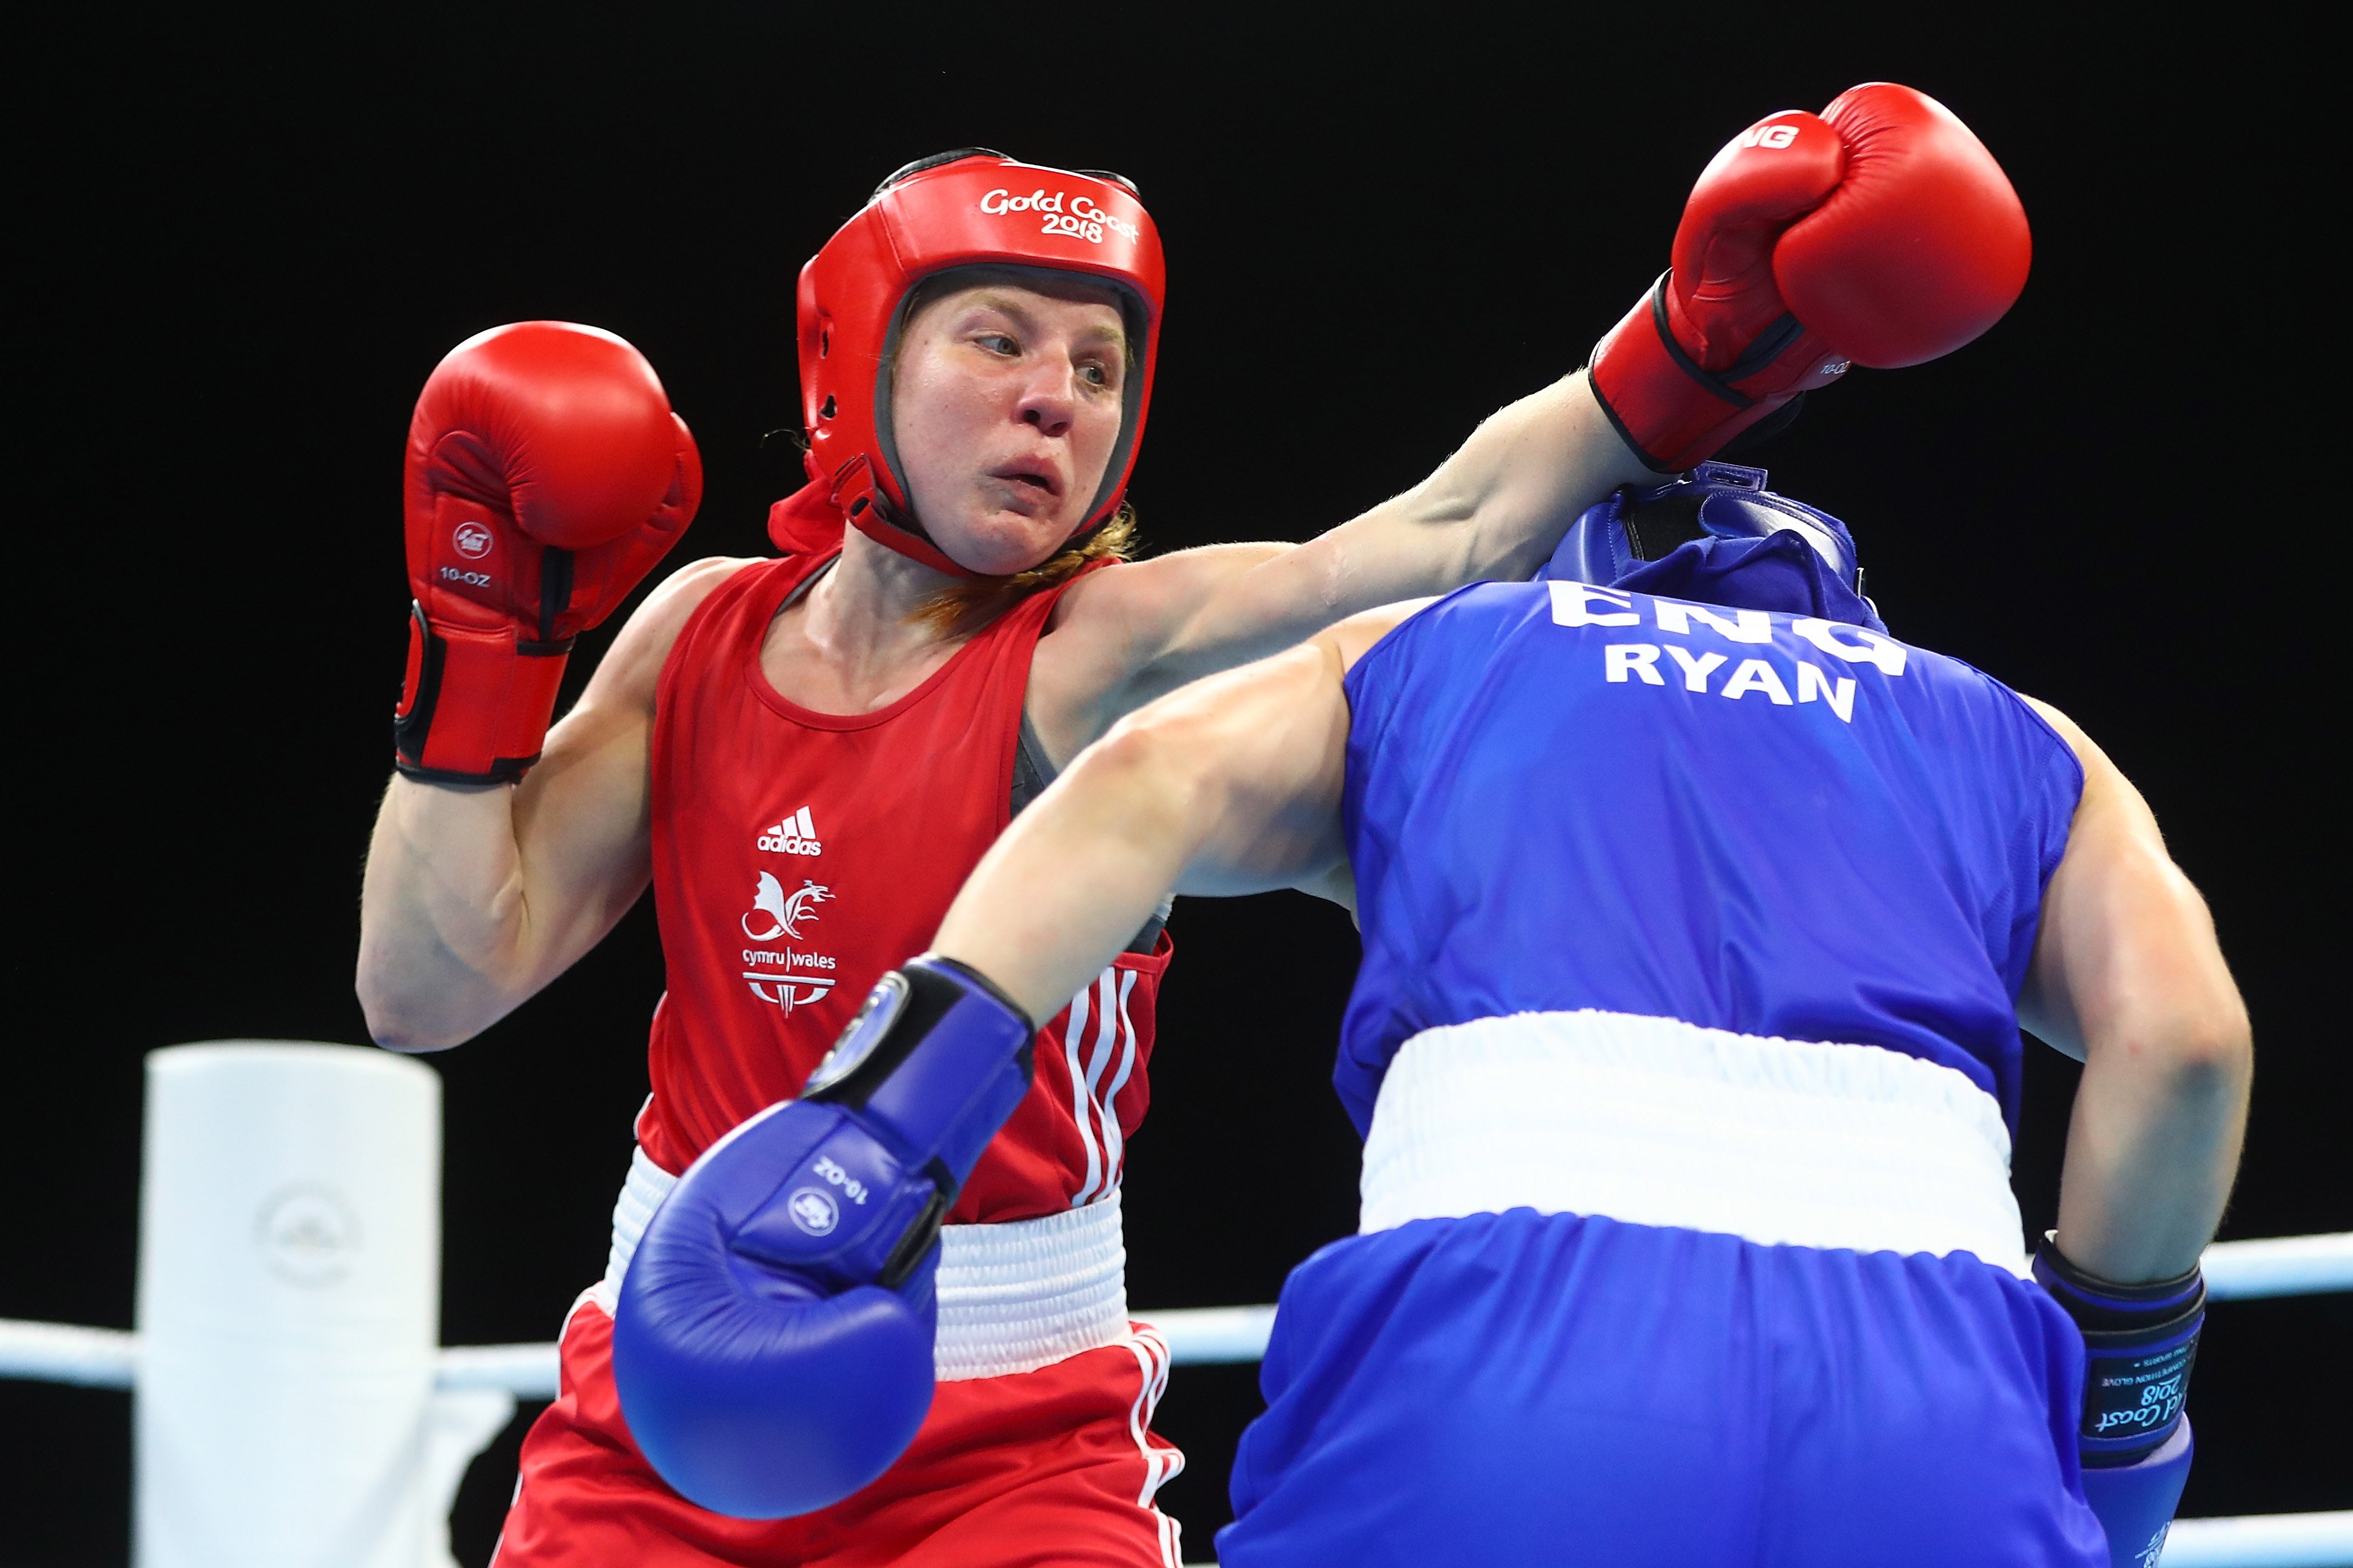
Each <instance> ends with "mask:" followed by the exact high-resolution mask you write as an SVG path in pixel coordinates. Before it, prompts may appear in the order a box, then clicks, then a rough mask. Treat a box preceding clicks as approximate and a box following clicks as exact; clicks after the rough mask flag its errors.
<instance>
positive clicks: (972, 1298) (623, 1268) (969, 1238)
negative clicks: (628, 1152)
mask: <svg viewBox="0 0 2353 1568" xmlns="http://www.w3.org/2000/svg"><path fill="white" fill-rule="evenodd" d="M677 1184H678V1178H677V1177H676V1176H673V1175H671V1174H670V1173H669V1172H668V1171H665V1170H663V1169H662V1168H661V1167H660V1166H659V1165H657V1164H655V1163H653V1162H652V1161H651V1160H649V1159H647V1158H646V1152H645V1151H644V1150H643V1149H639V1150H638V1151H637V1152H636V1154H635V1156H634V1157H633V1158H632V1159H631V1160H630V1162H629V1175H628V1181H626V1182H624V1183H623V1184H622V1185H621V1195H620V1198H619V1199H618V1200H617V1202H616V1203H615V1204H614V1205H613V1250H612V1252H611V1254H610V1255H609V1256H608V1257H607V1259H606V1263H605V1278H604V1279H602V1280H601V1281H599V1282H598V1284H597V1285H596V1289H594V1290H593V1291H591V1292H590V1294H591V1295H593V1296H594V1297H595V1298H596V1301H597V1304H598V1305H600V1306H602V1307H603V1308H604V1309H605V1310H606V1311H607V1313H610V1312H611V1311H612V1310H613V1305H614V1303H615V1302H616V1301H617V1300H620V1294H621V1276H622V1275H623V1274H624V1273H626V1272H627V1271H628V1267H629V1259H630V1258H632V1257H633V1256H635V1255H636V1253H637V1250H638V1237H642V1236H644V1235H645V1233H646V1221H648V1220H649V1219H650V1218H652V1217H653V1212H654V1210H655V1209H657V1208H659V1206H660V1205H661V1201H662V1199H663V1198H665V1197H667V1196H669V1195H670V1189H671V1188H672V1187H674V1186H676V1185H677ZM937 1289H938V1292H939V1306H940V1316H939V1323H940V1326H939V1334H938V1337H937V1338H936V1339H935V1340H934V1343H933V1349H932V1363H933V1365H934V1368H935V1369H936V1371H937V1373H938V1374H939V1379H940V1381H941V1382H943V1383H955V1382H958V1381H960V1380H962V1379H965V1378H973V1377H1003V1376H1006V1375H1008V1374H1010V1373H1018V1372H1035V1371H1037V1370H1038V1369H1039V1367H1041V1366H1050V1365H1052V1364H1053V1363H1056V1362H1058V1361H1060V1360H1063V1359H1064V1358H1065V1357H1068V1356H1073V1355H1076V1354H1078V1353H1079V1352H1081V1351H1091V1350H1093V1349H1095V1348H1097V1347H1098V1346H1101V1345H1108V1344H1115V1343H1117V1342H1120V1341H1122V1340H1124V1339H1125V1338H1126V1336H1127V1247H1126V1243H1125V1241H1124V1237H1123V1235H1122V1232H1121V1228H1120V1217H1119V1189H1118V1188H1116V1187H1114V1188H1113V1189H1112V1190H1111V1192H1110V1194H1108V1195H1106V1196H1104V1197H1102V1198H1099V1199H1097V1200H1096V1201H1095V1202H1093V1203H1091V1204H1089V1205H1086V1206H1085V1207H1083V1208H1075V1209H1066V1210H1064V1211H1063V1212H1062V1213H1060V1214H1051V1215H1044V1216H1042V1217H1040V1218H1038V1219H1022V1220H1011V1221H1008V1222H1006V1223H1003V1224H998V1225H951V1226H942V1227H941V1229H940V1267H939V1274H938V1277H937Z"/></svg>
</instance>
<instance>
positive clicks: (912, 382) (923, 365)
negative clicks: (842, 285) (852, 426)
mask: <svg viewBox="0 0 2353 1568" xmlns="http://www.w3.org/2000/svg"><path fill="white" fill-rule="evenodd" d="M1116 300H1117V297H1116V296H1115V295H1113V293H1112V291H1111V290H1110V289H1107V288H1104V287H1103V286H1100V285H1095V284H1090V283H1086V282H1083V281H1082V280H1079V279H1072V280H1071V283H1069V284H1068V285H1067V286H1065V285H1061V284H1059V283H1057V284H1048V285H1046V291H1043V292H1041V291H1040V290H1039V289H1038V288H1034V287H1029V286H1027V285H1018V284H1013V283H1006V282H984V283H980V284H978V285H976V286H975V287H971V288H965V289H956V290H955V291H954V292H952V293H948V294H944V295H943V296H941V297H940V298H939V299H936V300H931V301H930V302H928V303H926V304H925V305H923V307H922V308H921V309H919V310H917V311H916V312H915V314H914V316H913V319H911V320H910V321H908V323H907V325H906V328H905V330H904V331H902V333H901V335H900V341H899V361H898V369H897V374H896V376H895V378H894V379H893V381H892V388H891V413H892V434H893V435H894V436H895V437H897V439H898V444H899V467H900V471H901V473H902V475H903V476H904V477H905V479H906V481H907V489H908V490H909V492H910V494H909V499H910V500H913V502H914V503H915V514H916V515H917V516H918V517H920V518H922V519H923V526H924V528H925V529H927V530H928V531H930V533H931V535H932V538H933V539H934V541H936V542H938V544H939V546H940V548H941V549H942V550H944V551H945V552H947V553H948V554H949V555H950V556H951V557H953V558H954V559H955V560H956V561H957V562H959V563H962V564H964V565H965V566H967V567H969V568H971V569H972V570H973V571H976V572H987V573H1007V572H1022V571H1027V570H1028V569H1029V568H1030V567H1032V566H1036V565H1038V564H1039V563H1042V562H1044V561H1045V560H1047V559H1048V558H1049V557H1050V556H1051V555H1053V553H1054V552H1056V551H1057V550H1058V549H1060V546H1061V543H1062V542H1063V541H1064V540H1066V539H1068V538H1069V537H1070V536H1071V532H1072V531H1073V530H1075V529H1076V528H1077V527H1078V526H1079V524H1080V523H1081V522H1082V521H1084V520H1085V518H1086V514H1087V510H1088V507H1089V505H1090V504H1091V503H1092V501H1093V500H1094V498H1095V491H1096V490H1097V489H1101V488H1102V485H1103V468H1104V467H1105V465H1106V464H1108V463H1109V461H1110V460H1111V452H1112V447H1113V443H1114V442H1115V441H1116V440H1117V439H1118V437H1119V424H1120V416H1121V397H1122V393H1123V389H1124V384H1125V382H1126V379H1127V374H1128V368H1127V347H1126V343H1127V334H1126V329H1125V327H1124V324H1123V322H1122V321H1121V319H1120V312H1119V307H1118V304H1117V302H1116Z"/></svg>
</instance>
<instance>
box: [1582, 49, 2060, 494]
mask: <svg viewBox="0 0 2353 1568" xmlns="http://www.w3.org/2000/svg"><path fill="white" fill-rule="evenodd" d="M2032 249H2033V247H2032V242H2031V239H2030V237H2029V236H2028V233H2027V227H2026V211H2025V209H2024V208H2023V207H2021V206H2020V205H2019V202H2018V193H2017V192H2015V191H2013V190H2011V189H2010V181H2009V179H2008V178H2007V177H2006V176H2004V175H2003V174H2002V172H2001V165H2000V164H1999V163H1995V162H1994V160H1993V154H1992V153H1989V152H1987V151H1986V149H1985V144H1984V143H1983V142H1979V141H1978V139H1977V137H1976V136H1975V135H1973V134H1971V133H1970V131H1969V128H1968V126H1966V125H1964V124H1962V123H1961V122H1960V121H1958V120H1957V119H1956V118H1954V116H1953V113H1952V111H1951V110H1948V109H1947V108H1946V107H1945V106H1944V105H1943V104H1941V103H1938V102H1937V101H1936V100H1935V99H1933V98H1930V97H1928V96H1927V95H1926V93H1921V92H1915V91H1914V90H1913V89H1910V88H1908V87H1898V86H1896V85H1895V84H1894V83H1893V82H1868V83H1865V84H1864V85H1863V86H1862V87H1857V88H1852V89H1848V90H1847V91H1845V92H1842V93H1841V94H1840V95H1839V96H1838V98H1837V99H1836V100H1834V101H1833V102H1832V103H1831V106H1830V107H1829V108H1828V109H1825V110H1822V112H1821V114H1820V117H1819V118H1817V117H1816V116H1814V115H1811V114H1808V113H1806V112H1804V111H1803V110H1783V111H1782V112H1780V113H1778V114H1769V115H1767V116H1766V117H1765V118H1764V119H1762V120H1760V121H1757V123H1756V124H1754V125H1752V126H1750V127H1749V128H1748V129H1747V130H1746V131H1744V132H1741V133H1740V134H1739V136H1738V137H1736V139H1734V141H1733V142H1731V144H1730V145H1728V146H1726V147H1725V149H1724V151H1723V152H1721V153H1717V154H1716V155H1715V161H1714V162H1712V163H1709V164H1708V166H1707V168H1706V169H1705V171H1704V172H1703V173H1702V174H1701V175H1700V177H1699V184H1696V185H1694V187H1693V188H1692V194H1691V200H1690V202H1689V203H1688V204H1687V205H1685V206H1684V208H1683V223H1682V225H1681V226H1679V227H1677V228H1676V230H1675V247H1674V252H1673V262H1674V266H1673V268H1672V270H1671V271H1669V272H1668V273H1666V274H1665V275H1664V276H1663V277H1662V278H1661V279H1659V281H1658V283H1657V285H1656V286H1655V287H1654V288H1652V289H1651V292H1650V294H1649V296H1648V297H1647V298H1645V299H1644V300H1642V301H1641V303H1640V304H1638V305H1636V306H1635V307H1634V309H1633V310H1630V311H1628V312H1627V314H1626V317H1625V319H1624V320H1623V321H1620V322H1619V323H1618V324H1617V326H1615V327H1613V328H1612V329H1610V331H1609V335H1608V336H1607V337H1604V338H1603V339H1602V340H1601V342H1599V344H1597V345H1596V346H1595V348H1594V351H1593V360H1592V364H1591V367H1590V378H1589V379H1590V380H1591V383H1592V386H1593V391H1594V395H1595V396H1597V397H1598V398H1599V399H1600V402H1601V406H1602V408H1603V409H1604V410H1605V411H1606V412H1607V413H1608V414H1609V417H1610V421H1611V422H1612V423H1613V424H1615V425H1616V426H1618V432H1619V434H1620V435H1621V436H1623V437H1626V440H1627V443H1628V444H1629V445H1630V446H1631V447H1634V448H1635V449H1636V450H1637V451H1639V452H1641V455H1642V458H1643V459H1644V461H1646V462H1648V463H1649V464H1650V465H1651V467H1652V468H1657V469H1658V470H1660V471H1661V472H1662V473H1675V472H1680V471H1682V470H1683V469H1685V468H1692V467H1694V466H1695V465H1697V464H1699V463H1701V462H1703V461H1704V460H1705V459H1706V458H1710V457H1712V456H1713V455H1715V453H1716V452H1717V451H1719V450H1721V449H1722V447H1724V445H1725V443H1726V442H1727V441H1730V440H1731V439H1732V438H1733V437H1735V436H1736V435H1738V434H1740V432H1742V431H1743V430H1746V429H1747V428H1748V427H1749V426H1753V425H1755V424H1757V422H1758V421H1760V420H1762V419H1765V418H1767V416H1770V415H1772V414H1773V413H1774V412H1775V411H1776V410H1778V409H1780V408H1782V407H1783V406H1784V405H1787V404H1788V403H1789V402H1790V401H1791V400H1792V399H1793V398H1796V397H1798V396H1799V395H1801V394H1803V393H1805V392H1808V391H1810V390H1811V389H1812V388H1815V387H1818V386H1827V385H1829V384H1831V382H1832V381H1835V380H1836V379H1838V377H1839V376H1841V375H1842V374H1845V372H1846V369H1847V366H1848V364H1849V363H1855V364H1865V365H1871V366H1873V367H1874V368H1878V369H1893V368H1895V367H1897V366H1900V365H1907V364H1918V363H1922V362H1923V361H1925V360H1932V359H1935V358H1936V357H1937V356H1938V355H1940V354H1948V353H1952V352H1953V351H1954V350H1955V349H1957V348H1959V347H1960V346H1961V345H1962V344H1963V343H1966V342H1968V341H1969V340H1970V339H1972V338H1974V337H1976V336H1978V334H1979V333H1980V332H1983V331H1985V330H1986V329H1987V328H1989V327H1990V326H1992V325H1993V324H1994V323H1995V322H1996V321H2000V319H2001V316H2002V312H2003V311H2005V310H2009V309H2010V306H2011V304H2013V303H2014V302H2015V301H2016V300H2017V299H2018V296H2019V293H2020V291H2021V289H2024V288H2025V287H2026V271H2027V266H2028V263H2029V261H2030V259H2031V255H2032Z"/></svg>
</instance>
